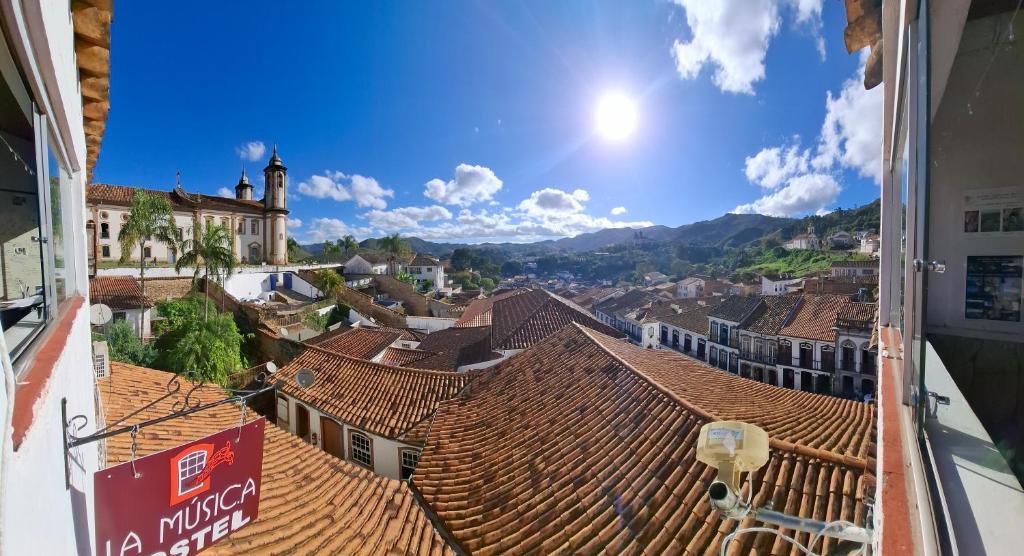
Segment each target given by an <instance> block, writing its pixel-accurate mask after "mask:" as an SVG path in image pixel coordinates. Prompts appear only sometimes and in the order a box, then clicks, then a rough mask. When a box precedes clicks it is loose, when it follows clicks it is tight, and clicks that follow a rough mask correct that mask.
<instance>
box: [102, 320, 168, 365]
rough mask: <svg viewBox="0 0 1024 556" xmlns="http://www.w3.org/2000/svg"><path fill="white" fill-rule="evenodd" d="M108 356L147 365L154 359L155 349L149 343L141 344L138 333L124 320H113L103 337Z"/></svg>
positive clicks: (124, 361)
mask: <svg viewBox="0 0 1024 556" xmlns="http://www.w3.org/2000/svg"><path fill="white" fill-rule="evenodd" d="M105 339H106V341H107V348H108V349H109V350H110V358H111V359H113V360H114V361H120V362H122V363H129V364H131V365H139V366H140V367H148V366H150V365H152V364H153V361H154V360H155V359H156V351H155V350H154V349H153V346H152V345H150V344H143V343H142V341H141V340H139V335H138V334H137V333H136V332H135V329H134V328H132V325H131V324H130V323H129V322H128V321H126V320H118V321H114V323H113V324H112V325H110V327H109V328H108V329H107V334H106V337H105Z"/></svg>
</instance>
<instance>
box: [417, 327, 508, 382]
mask: <svg viewBox="0 0 1024 556" xmlns="http://www.w3.org/2000/svg"><path fill="white" fill-rule="evenodd" d="M419 349H421V350H425V351H427V352H430V353H431V354H432V355H430V356H429V357H424V358H422V359H418V360H417V361H415V362H414V363H411V364H410V365H409V366H410V367H415V368H417V369H431V370H435V371H455V370H457V369H458V368H459V367H461V366H463V365H472V364H474V363H482V362H484V361H490V360H491V359H495V357H493V355H492V352H491V327H489V326H475V327H461V328H454V327H453V328H446V329H444V330H438V331H437V332H434V333H431V334H428V335H427V337H426V338H424V339H423V341H422V342H420V345H419Z"/></svg>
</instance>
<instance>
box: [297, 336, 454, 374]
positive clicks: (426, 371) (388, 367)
mask: <svg viewBox="0 0 1024 556" xmlns="http://www.w3.org/2000/svg"><path fill="white" fill-rule="evenodd" d="M389 347H391V346H387V347H385V348H384V349H387V348H389ZM306 349H307V350H310V349H311V350H314V351H318V352H321V353H325V354H328V355H333V356H335V357H340V358H342V359H346V360H348V361H351V362H356V363H364V364H368V365H372V366H374V367H378V368H380V369H381V370H384V371H389V372H394V371H410V372H411V374H424V375H430V374H435V375H445V376H448V375H458V374H461V373H457V372H455V371H435V370H432V369H416V368H413V367H400V366H398V365H395V366H391V365H385V364H383V363H378V362H376V361H369V360H366V359H359V358H358V357H352V356H351V355H345V354H344V353H338V352H336V351H331V350H329V349H325V348H322V347H320V346H315V345H312V344H306ZM300 357H301V354H300ZM296 359H298V357H296ZM293 361H294V360H293ZM289 365H290V363H289Z"/></svg>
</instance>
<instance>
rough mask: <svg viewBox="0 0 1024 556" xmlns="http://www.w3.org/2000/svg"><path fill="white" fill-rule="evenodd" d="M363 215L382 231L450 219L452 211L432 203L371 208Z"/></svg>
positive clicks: (405, 228)
mask: <svg viewBox="0 0 1024 556" xmlns="http://www.w3.org/2000/svg"><path fill="white" fill-rule="evenodd" d="M364 216H365V217H366V219H367V220H368V221H369V223H370V225H371V226H373V227H374V228H377V229H379V230H382V231H396V230H408V229H414V228H418V227H419V225H420V222H434V221H438V220H451V218H452V213H451V211H449V210H448V209H446V208H444V207H442V206H440V205H432V206H429V207H401V208H396V209H391V210H371V211H370V212H367V213H366V214H365V215H364Z"/></svg>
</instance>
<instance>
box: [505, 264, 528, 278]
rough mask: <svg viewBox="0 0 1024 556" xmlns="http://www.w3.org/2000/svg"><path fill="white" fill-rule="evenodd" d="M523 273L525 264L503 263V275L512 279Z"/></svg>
mask: <svg viewBox="0 0 1024 556" xmlns="http://www.w3.org/2000/svg"><path fill="white" fill-rule="evenodd" d="M522 273H523V263H521V262H519V261H505V262H503V263H501V275H502V276H507V277H510V278H511V277H512V276H516V275H518V274H522Z"/></svg>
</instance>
